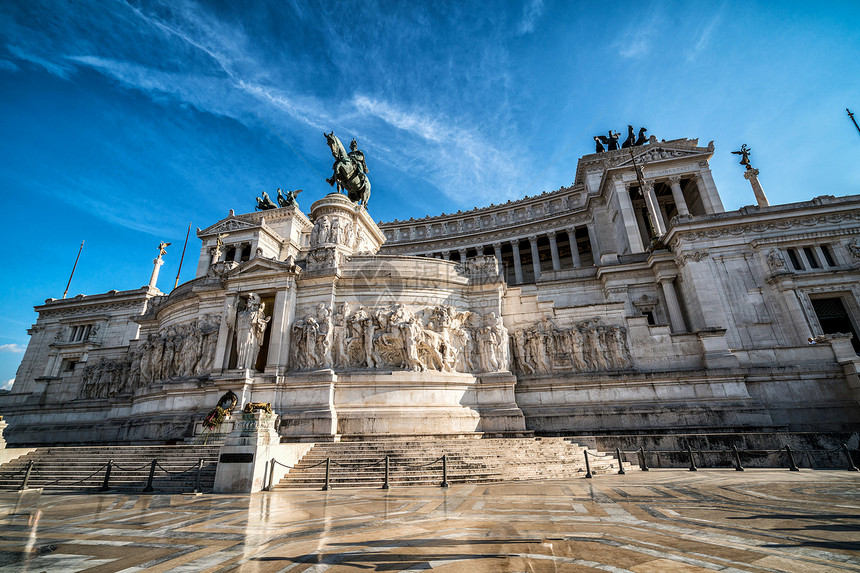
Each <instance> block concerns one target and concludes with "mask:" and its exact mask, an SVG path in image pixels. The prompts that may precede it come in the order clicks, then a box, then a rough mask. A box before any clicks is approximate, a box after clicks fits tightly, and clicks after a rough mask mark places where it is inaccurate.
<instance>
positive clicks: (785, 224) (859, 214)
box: [672, 211, 860, 248]
mask: <svg viewBox="0 0 860 573" xmlns="http://www.w3.org/2000/svg"><path fill="white" fill-rule="evenodd" d="M843 221H860V211H849V212H844V213H829V214H827V215H813V216H806V217H796V218H792V219H789V218H780V219H774V220H769V221H756V222H753V223H736V224H733V225H730V226H721V227H713V226H709V227H708V228H706V229H699V230H689V231H678V233H677V234H676V235H675V237H674V239H673V241H672V246H673V248H678V246H679V245H680V242H681V241H695V240H697V239H716V238H719V237H725V236H740V235H745V234H751V233H767V232H770V231H785V230H788V229H793V228H795V227H815V226H817V225H821V224H825V225H828V224H833V223H841V222H843Z"/></svg>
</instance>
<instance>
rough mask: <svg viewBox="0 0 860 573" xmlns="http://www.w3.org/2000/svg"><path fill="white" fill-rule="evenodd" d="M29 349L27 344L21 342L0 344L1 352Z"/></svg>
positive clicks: (15, 352) (16, 351) (16, 352)
mask: <svg viewBox="0 0 860 573" xmlns="http://www.w3.org/2000/svg"><path fill="white" fill-rule="evenodd" d="M25 350H27V347H26V346H22V345H21V344H0V352H12V353H14V354H18V353H21V352H24V351H25Z"/></svg>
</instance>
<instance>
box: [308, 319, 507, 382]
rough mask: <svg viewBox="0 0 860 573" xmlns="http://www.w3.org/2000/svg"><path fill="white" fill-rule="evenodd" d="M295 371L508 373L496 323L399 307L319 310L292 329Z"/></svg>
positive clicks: (502, 339) (502, 329)
mask: <svg viewBox="0 0 860 573" xmlns="http://www.w3.org/2000/svg"><path fill="white" fill-rule="evenodd" d="M292 331H293V342H292V351H293V361H292V367H293V368H295V369H309V368H319V367H337V368H368V369H376V368H383V367H385V368H391V369H405V370H415V371H423V370H436V371H443V372H454V371H457V372H496V371H501V370H507V369H508V363H509V360H510V358H509V351H508V344H509V341H508V332H507V330H506V329H505V327H504V325H503V324H502V320H501V317H499V316H497V315H496V314H495V313H489V314H487V315H486V316H479V315H474V314H473V313H471V312H460V311H457V310H455V309H454V308H453V307H450V306H446V305H440V306H437V307H433V308H427V309H421V310H419V311H417V312H415V311H413V310H411V309H409V308H408V307H406V306H405V305H403V304H396V305H393V306H391V307H382V308H377V309H367V308H364V307H360V306H359V307H358V308H357V309H356V310H355V311H354V312H352V309H351V307H350V305H349V304H348V303H342V304H341V305H340V307H339V308H338V312H337V314H335V315H334V316H333V317H332V314H331V310H330V309H329V308H328V307H326V306H325V305H324V304H323V305H318V306H317V307H316V308H314V309H312V310H311V311H310V312H308V314H307V316H305V317H304V318H302V319H300V320H297V321H296V322H295V323H294V324H293V326H292Z"/></svg>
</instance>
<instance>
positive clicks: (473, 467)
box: [276, 438, 631, 488]
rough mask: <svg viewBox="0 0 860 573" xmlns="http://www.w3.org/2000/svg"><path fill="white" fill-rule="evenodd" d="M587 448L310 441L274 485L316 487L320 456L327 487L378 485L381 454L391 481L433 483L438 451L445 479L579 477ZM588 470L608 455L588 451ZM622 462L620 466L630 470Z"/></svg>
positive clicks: (492, 442)
mask: <svg viewBox="0 0 860 573" xmlns="http://www.w3.org/2000/svg"><path fill="white" fill-rule="evenodd" d="M586 449H587V448H586V447H584V446H580V445H579V444H576V443H572V442H570V441H569V440H567V439H565V438H536V439H535V438H493V439H447V440H446V439H421V440H414V441H400V440H379V441H365V442H329V443H324V444H317V445H315V446H314V447H313V448H312V449H311V450H310V451H309V452H308V453H307V454H306V455H305V456H304V457H303V458H302V459H301V460H300V461H299V463H298V464H297V465H296V468H295V469H293V470H290V471H289V473H287V475H286V476H285V477H284V478H283V479H282V480H281V481H280V482H279V483H278V484H277V485H276V487H277V488H291V487H321V486H322V485H323V484H324V483H325V460H326V458H329V459H330V462H329V471H330V475H329V481H330V484H331V487H380V486H382V484H383V482H384V475H385V456H388V458H389V484H390V485H391V486H419V485H420V486H434V485H435V486H438V485H439V484H440V483H441V482H442V462H441V460H440V458H441V457H442V455H443V454H445V455H446V456H447V462H448V482H449V483H469V482H471V483H487V482H495V481H516V480H538V479H562V478H570V477H583V476H585V471H586V470H585V457H584V454H583V452H584V451H585V450H586ZM588 457H589V463H590V465H591V472H592V473H593V474H601V473H610V472H617V471H618V462H617V460H615V459H614V457H613V456H611V455H608V454H604V453H601V452H598V451H595V450H590V449H589V450H588ZM630 467H631V466H630V464H629V463H627V462H625V463H624V468H625V471H627V470H629V469H630Z"/></svg>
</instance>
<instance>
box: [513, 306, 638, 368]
mask: <svg viewBox="0 0 860 573" xmlns="http://www.w3.org/2000/svg"><path fill="white" fill-rule="evenodd" d="M511 338H512V340H513V343H512V347H513V350H514V359H515V369H516V370H517V371H518V372H520V373H522V374H547V373H552V372H555V371H559V370H560V371H564V370H570V371H574V372H588V371H595V370H609V369H623V368H629V367H631V366H632V364H633V358H632V356H631V355H630V351H629V349H628V347H627V329H626V328H624V327H621V326H617V325H609V326H607V325H601V324H599V322H598V321H597V320H596V319H595V320H586V321H583V322H580V323H579V324H576V325H573V326H572V327H570V328H562V329H560V328H558V327H557V326H556V325H555V324H553V323H552V321H550V320H548V319H546V318H544V319H543V320H542V321H540V322H538V323H536V324H535V325H533V326H531V327H529V328H524V329H519V330H517V331H515V332H514V333H513V334H512V335H511Z"/></svg>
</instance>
